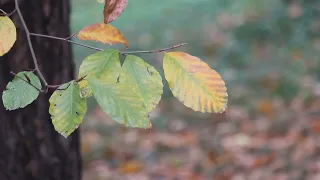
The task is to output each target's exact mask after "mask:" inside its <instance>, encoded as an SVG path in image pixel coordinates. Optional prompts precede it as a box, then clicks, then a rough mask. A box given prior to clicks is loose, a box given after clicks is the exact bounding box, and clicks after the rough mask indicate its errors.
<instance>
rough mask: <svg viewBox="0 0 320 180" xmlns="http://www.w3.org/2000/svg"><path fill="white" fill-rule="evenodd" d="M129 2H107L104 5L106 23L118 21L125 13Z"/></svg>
mask: <svg viewBox="0 0 320 180" xmlns="http://www.w3.org/2000/svg"><path fill="white" fill-rule="evenodd" d="M127 4H128V0H106V3H105V5H104V11H103V14H104V23H106V24H108V23H110V22H112V21H114V20H116V19H117V18H118V17H119V16H120V15H121V13H122V12H123V11H124V9H125V8H126V6H127Z"/></svg>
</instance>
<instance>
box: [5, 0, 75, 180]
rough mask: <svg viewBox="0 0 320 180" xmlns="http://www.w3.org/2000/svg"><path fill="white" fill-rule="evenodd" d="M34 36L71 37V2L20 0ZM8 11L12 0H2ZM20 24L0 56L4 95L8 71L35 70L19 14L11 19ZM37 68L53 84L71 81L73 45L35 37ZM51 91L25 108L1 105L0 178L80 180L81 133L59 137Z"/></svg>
mask: <svg viewBox="0 0 320 180" xmlns="http://www.w3.org/2000/svg"><path fill="white" fill-rule="evenodd" d="M19 2H20V8H21V11H22V14H23V16H24V18H25V21H26V24H27V26H28V28H29V30H30V32H34V33H41V34H48V35H52V36H58V37H68V36H69V34H70V31H69V12H70V5H69V1H68V0H19ZM0 8H1V9H3V10H4V11H6V12H8V13H9V12H11V11H12V10H13V9H14V0H0ZM11 18H12V19H13V21H14V23H15V25H16V26H17V31H18V37H17V41H16V43H15V45H14V47H13V49H11V50H10V52H9V53H8V54H6V55H4V56H3V57H0V91H1V92H2V91H3V90H4V89H5V87H6V84H7V83H8V82H9V81H10V80H12V78H13V77H12V75H10V71H13V72H16V73H18V72H20V71H23V70H27V69H32V68H34V65H33V62H32V58H31V54H30V51H29V48H28V45H27V39H26V36H25V32H24V30H23V28H22V26H21V22H20V20H19V18H18V15H17V14H16V13H15V14H14V15H12V16H11ZM31 38H32V43H33V46H34V49H35V52H36V56H37V58H38V61H39V66H40V69H41V71H42V73H43V74H44V76H45V78H46V80H47V81H48V83H49V84H61V83H64V82H68V81H69V80H71V79H73V75H74V71H73V62H72V51H71V46H70V44H67V43H65V42H62V41H56V40H51V39H43V38H40V37H31ZM51 93H52V91H51V92H49V93H47V94H43V93H42V94H40V96H39V97H38V99H37V100H36V101H35V102H33V103H32V104H30V105H28V106H27V107H26V108H24V109H20V110H15V111H6V110H5V109H4V107H3V104H2V102H1V103H0V104H1V105H0V179H1V180H6V179H10V180H29V179H39V180H46V179H48V180H73V179H81V159H80V153H79V132H78V131H76V132H74V133H73V134H72V135H71V136H69V137H68V138H67V139H65V138H64V137H62V136H61V135H60V134H58V133H57V132H56V131H55V130H54V128H53V125H52V123H51V119H50V115H49V113H48V108H49V103H48V99H49V97H50V95H51Z"/></svg>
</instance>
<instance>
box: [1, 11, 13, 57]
mask: <svg viewBox="0 0 320 180" xmlns="http://www.w3.org/2000/svg"><path fill="white" fill-rule="evenodd" d="M16 39H17V31H16V27H15V25H14V24H13V22H12V21H11V19H10V18H9V17H7V16H0V56H3V55H4V54H6V53H7V52H8V51H9V50H10V49H11V48H12V46H13V44H14V43H15V41H16Z"/></svg>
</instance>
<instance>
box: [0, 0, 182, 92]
mask: <svg viewBox="0 0 320 180" xmlns="http://www.w3.org/2000/svg"><path fill="white" fill-rule="evenodd" d="M0 12H1V13H2V14H3V15H5V16H11V15H12V14H13V13H15V12H17V13H18V16H19V19H20V21H21V23H22V26H23V29H24V31H25V33H26V36H27V41H28V46H29V49H30V53H31V56H32V60H33V64H34V66H35V68H34V71H36V72H37V74H38V76H39V78H40V80H41V82H42V83H43V85H44V89H38V88H37V87H35V86H34V85H32V84H31V83H30V82H28V81H26V80H25V79H23V78H22V77H19V76H17V74H16V73H14V72H10V73H11V74H12V75H14V76H16V77H18V78H20V79H21V80H23V81H25V82H27V83H28V84H30V85H31V86H33V87H34V88H35V89H37V90H38V91H39V92H42V93H47V92H48V89H57V88H58V87H59V86H61V84H60V85H50V84H48V82H47V81H46V79H45V77H44V75H43V74H42V72H41V71H40V68H39V64H38V60H37V57H36V55H35V52H34V49H33V46H32V42H31V38H30V37H31V36H37V37H42V38H48V39H55V40H60V41H65V42H68V43H71V44H75V45H78V46H81V47H85V48H88V49H92V50H96V51H103V50H104V49H101V48H97V47H94V46H89V45H86V44H81V43H78V42H75V41H72V40H71V39H72V38H73V37H74V36H75V35H76V33H73V34H72V35H71V36H70V37H67V38H61V37H56V36H49V35H44V34H37V33H32V32H30V31H29V29H28V27H27V25H26V22H25V20H24V18H23V16H22V13H21V10H20V7H19V0H15V9H14V10H13V11H12V12H11V13H6V12H5V11H3V10H2V9H0ZM0 15H1V14H0ZM184 45H186V43H182V44H177V45H174V46H171V47H168V48H163V49H156V50H150V51H121V52H120V54H122V55H128V54H141V53H160V52H165V51H169V50H172V49H176V48H179V47H182V46H184ZM84 79H85V77H81V78H79V79H77V80H76V82H80V81H82V80H84Z"/></svg>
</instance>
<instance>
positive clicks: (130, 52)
mask: <svg viewBox="0 0 320 180" xmlns="http://www.w3.org/2000/svg"><path fill="white" fill-rule="evenodd" d="M74 34H75V33H74ZM74 34H72V35H71V36H70V37H68V38H61V37H56V36H49V35H45V34H37V33H30V35H31V36H38V37H44V38H49V39H56V40H61V41H66V42H69V43H72V44H75V45H78V46H82V47H86V48H89V49H93V50H97V51H103V49H101V48H97V47H93V46H89V45H86V44H81V43H77V42H74V41H72V40H70V38H72V37H73V36H74ZM186 44H187V43H181V44H177V45H174V46H171V47H168V48H163V49H155V50H151V51H123V52H120V54H123V55H126V54H141V53H159V52H163V51H168V50H172V49H176V48H179V47H182V46H184V45H186Z"/></svg>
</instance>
